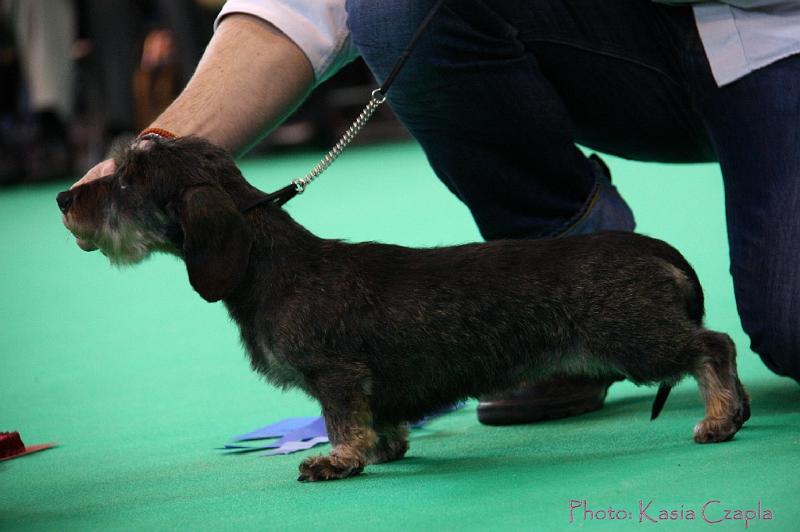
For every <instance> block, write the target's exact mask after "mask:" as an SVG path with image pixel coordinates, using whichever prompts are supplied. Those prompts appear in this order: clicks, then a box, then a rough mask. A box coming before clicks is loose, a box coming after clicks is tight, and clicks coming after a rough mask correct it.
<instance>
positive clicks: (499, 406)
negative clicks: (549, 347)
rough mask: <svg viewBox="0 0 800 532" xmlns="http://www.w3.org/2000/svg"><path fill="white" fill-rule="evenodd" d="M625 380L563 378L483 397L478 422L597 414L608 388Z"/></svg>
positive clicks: (515, 422) (509, 422)
mask: <svg viewBox="0 0 800 532" xmlns="http://www.w3.org/2000/svg"><path fill="white" fill-rule="evenodd" d="M618 380H621V378H614V377H610V378H606V379H585V378H567V377H559V378H553V379H549V380H546V381H542V382H538V383H535V384H530V385H528V384H523V385H522V386H520V387H519V388H517V389H515V390H511V391H508V392H504V393H501V394H497V395H492V396H486V397H481V400H480V402H479V403H478V421H480V422H481V423H483V424H484V425H518V424H522V423H533V422H536V421H544V420H547V419H560V418H564V417H570V416H577V415H579V414H585V413H587V412H594V411H595V410H600V409H601V408H602V407H603V402H604V401H605V398H606V393H607V392H608V388H609V387H610V386H611V384H613V383H614V382H616V381H618Z"/></svg>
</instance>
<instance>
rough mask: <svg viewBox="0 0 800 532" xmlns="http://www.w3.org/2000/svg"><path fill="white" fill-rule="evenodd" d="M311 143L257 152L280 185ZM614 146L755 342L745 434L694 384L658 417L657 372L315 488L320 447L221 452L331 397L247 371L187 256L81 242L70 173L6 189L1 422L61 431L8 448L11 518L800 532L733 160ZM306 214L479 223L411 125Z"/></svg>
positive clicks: (798, 412)
mask: <svg viewBox="0 0 800 532" xmlns="http://www.w3.org/2000/svg"><path fill="white" fill-rule="evenodd" d="M316 157H317V154H305V155H299V156H292V157H284V158H276V159H273V160H269V161H248V162H246V163H244V164H243V165H242V166H243V169H244V172H245V175H247V176H248V177H249V178H250V179H251V180H252V181H253V182H254V183H255V184H256V185H258V186H260V187H263V188H264V189H267V190H270V189H275V188H278V187H279V186H282V185H284V184H285V183H286V182H287V181H288V179H290V178H291V177H294V176H297V175H300V174H302V173H304V172H305V171H306V169H307V168H308V167H309V166H310V165H311V164H313V163H314V162H315V158H316ZM609 162H610V165H611V168H612V171H613V173H614V178H615V181H616V183H618V184H619V186H620V188H621V190H622V192H623V194H624V195H625V196H626V198H627V199H628V200H629V202H630V204H631V205H632V206H633V207H634V210H635V211H636V213H637V217H638V222H639V230H640V231H641V232H644V233H647V234H650V235H654V236H658V237H661V238H664V239H666V240H668V241H670V242H672V243H673V244H674V245H676V246H677V247H678V248H679V249H681V250H682V251H683V252H684V253H685V254H686V256H687V257H688V258H689V260H690V261H691V262H692V263H693V264H694V265H695V266H696V268H697V270H698V272H699V275H700V279H701V281H702V282H703V284H704V286H705V289H706V294H707V296H706V300H707V302H708V324H709V326H710V327H712V328H715V329H719V330H723V331H726V332H728V333H730V334H731V335H732V336H733V338H734V340H735V341H736V343H737V345H738V347H739V352H740V358H739V361H740V372H741V374H742V379H743V381H744V383H745V386H747V387H748V389H749V390H750V393H751V395H752V399H753V418H752V419H751V421H750V422H749V423H748V424H747V426H746V427H745V429H744V430H742V431H741V432H740V433H739V434H738V435H737V437H736V439H735V440H734V441H733V442H731V443H725V444H719V445H708V446H700V445H696V444H693V443H692V442H691V430H692V427H693V425H694V423H695V422H696V421H697V420H698V419H699V418H700V417H701V416H702V408H701V405H700V402H699V399H698V397H697V390H696V387H695V385H694V383H693V382H689V381H687V382H685V383H684V384H682V385H681V386H680V387H678V388H677V389H676V390H675V391H674V392H673V395H672V397H671V398H670V401H669V402H668V404H667V407H666V409H665V411H664V413H663V414H662V417H661V418H659V419H658V420H657V421H655V422H652V423H651V422H650V421H649V409H650V402H651V398H652V397H653V393H654V390H651V389H639V388H635V387H634V386H632V385H630V384H627V383H624V384H618V385H615V386H614V387H613V388H612V389H611V391H610V395H609V400H608V402H607V405H606V407H605V408H604V409H603V410H601V411H600V412H597V413H594V414H589V415H586V416H583V417H580V418H574V419H569V420H562V421H556V422H549V423H544V424H538V425H530V426H522V427H509V428H491V427H485V426H481V425H480V424H478V422H477V421H476V419H475V415H474V404H469V405H468V406H467V408H465V409H463V410H461V411H459V412H457V413H455V414H452V415H450V416H448V417H445V418H442V419H439V420H437V421H434V422H433V423H431V424H430V425H428V427H427V428H425V429H423V430H420V431H417V432H415V433H414V435H413V437H412V441H411V451H410V453H409V456H408V458H407V459H405V460H403V461H400V462H397V463H393V464H390V465H382V466H374V467H370V468H369V469H368V472H367V473H366V474H364V475H363V476H361V477H358V478H354V479H351V480H348V481H343V482H335V483H318V484H301V483H298V482H297V481H296V480H295V478H296V476H297V463H298V462H299V461H300V460H301V459H302V458H303V457H304V456H306V455H307V454H309V453H300V454H295V455H290V456H285V457H272V458H262V457H259V456H256V455H243V456H223V455H220V454H219V453H218V452H217V451H215V450H214V448H215V447H217V446H219V445H221V444H224V443H226V441H227V439H228V438H229V437H230V436H232V435H234V434H238V433H242V432H245V431H248V430H251V429H254V428H256V427H258V426H261V425H264V424H267V423H269V422H272V421H276V420H278V419H281V418H283V417H289V416H301V415H315V414H316V413H317V411H318V410H317V407H316V406H315V404H314V403H312V402H311V401H309V400H308V399H307V398H305V397H304V396H302V395H301V394H299V393H295V392H290V393H281V392H279V391H278V390H276V389H273V388H272V387H270V386H269V385H267V384H265V383H263V382H261V381H260V380H259V379H258V378H257V377H256V376H255V375H254V374H253V373H251V372H250V370H249V367H248V363H247V362H246V359H245V356H244V354H243V352H242V349H241V347H240V345H239V342H238V337H237V332H236V330H235V329H234V326H233V325H232V324H231V323H230V322H229V321H228V319H227V317H226V315H225V311H224V308H223V307H222V305H220V304H215V305H210V304H207V303H205V302H204V301H203V300H202V299H201V298H200V297H198V296H197V295H196V294H195V293H194V292H193V291H192V290H191V288H190V286H189V283H188V282H187V279H186V273H185V271H184V269H183V266H182V264H180V263H179V262H178V261H177V260H175V259H172V258H169V257H165V256H161V257H155V258H153V259H152V260H150V261H149V262H147V263H145V264H143V265H141V266H139V267H137V268H134V269H128V270H123V271H120V270H116V269H113V268H112V267H111V266H109V264H108V263H107V261H106V260H105V259H104V258H103V257H102V255H100V254H97V253H91V254H90V253H84V252H82V251H80V250H79V249H78V248H77V247H76V246H75V245H74V242H73V240H72V239H71V238H70V236H69V235H68V234H67V231H66V230H65V229H64V228H63V227H62V226H61V223H60V216H59V212H58V210H57V208H56V204H55V195H56V192H58V191H59V190H61V189H63V188H65V186H66V183H62V184H53V185H46V186H37V187H30V188H16V189H10V190H0V430H6V431H8V430H18V431H20V432H21V434H22V436H23V438H24V439H25V440H26V441H27V443H30V444H33V443H39V442H46V441H58V442H60V443H61V446H60V447H58V448H57V449H53V450H49V451H45V452H43V453H40V454H37V455H32V456H29V457H25V458H22V459H18V460H12V461H10V462H2V463H0V530H12V529H21V530H30V529H44V530H88V529H103V530H106V529H128V530H146V529H176V528H180V529H184V530H194V529H207V530H210V529H214V530H217V529H236V530H249V529H276V530H287V529H288V530H307V529H310V528H312V527H314V528H321V529H331V530H364V529H367V530H428V529H443V530H465V529H485V530H495V529H497V530H523V529H524V530H533V529H541V530H561V529H565V530H572V529H579V528H582V529H593V530H637V529H640V528H642V527H643V529H650V528H652V527H651V526H650V525H652V526H653V527H655V528H654V529H655V530H702V529H706V528H707V527H711V530H717V529H719V530H726V529H732V530H743V529H745V528H748V530H749V529H752V530H800V507H799V505H798V503H800V475H798V473H800V407H799V406H798V405H800V386H798V385H797V384H796V383H794V382H790V381H789V380H787V379H782V378H779V377H776V376H774V375H772V374H770V373H769V372H768V371H767V370H766V369H765V368H764V367H763V365H762V364H761V363H760V361H759V360H758V358H757V357H756V356H755V355H754V354H752V353H751V352H750V351H749V350H748V342H747V338H746V337H745V336H744V334H743V333H742V331H741V328H740V325H739V323H738V318H737V315H736V310H735V305H734V302H733V296H732V287H731V281H730V277H729V275H728V273H727V249H726V244H725V240H724V225H723V212H722V191H721V184H720V177H719V174H718V171H717V169H716V168H715V167H713V166H705V165H701V166H657V165H644V164H634V163H630V162H626V161H620V160H616V159H609ZM290 211H291V212H292V213H293V214H294V215H295V217H296V218H297V219H298V220H299V221H300V222H301V223H303V224H305V225H306V226H307V227H308V228H310V229H311V230H313V231H314V232H316V233H317V234H319V235H321V236H330V237H343V238H347V239H350V240H354V241H357V240H366V239H374V240H380V241H384V242H394V243H401V244H408V245H420V246H429V245H438V244H451V243H459V242H465V241H472V240H476V239H477V238H478V233H477V231H476V229H475V227H474V225H473V224H472V221H471V219H470V217H469V215H468V213H467V211H466V210H465V209H464V207H463V206H461V205H460V204H459V203H457V201H456V200H455V199H454V198H452V197H451V196H450V195H449V194H448V193H447V192H446V190H445V189H444V187H443V186H442V185H441V184H439V182H438V181H437V180H436V179H435V178H434V177H433V175H432V173H431V171H430V170H429V169H428V168H427V166H426V163H425V161H424V157H423V155H422V154H421V152H420V151H419V149H418V148H417V147H415V146H413V145H411V144H401V145H392V146H383V147H374V148H362V149H353V150H352V151H350V152H348V153H347V154H346V155H345V156H344V157H343V158H342V160H341V161H340V162H339V163H337V164H336V165H334V167H333V168H332V169H331V170H330V172H329V173H327V174H326V175H325V176H323V177H322V178H321V179H320V180H319V182H318V183H317V184H315V185H314V186H313V187H312V188H311V189H310V190H309V192H308V193H307V194H305V195H304V196H302V197H300V198H298V199H297V200H295V201H293V202H292V204H291V205H290ZM323 450H327V448H323ZM311 452H314V453H317V452H319V450H318V449H315V450H313V451H311ZM570 500H579V501H581V500H586V501H587V508H588V509H589V510H592V511H597V510H608V509H609V507H611V508H613V510H614V512H616V513H615V515H614V516H615V517H617V516H620V517H624V516H625V513H622V512H628V513H629V514H630V516H631V517H630V518H629V519H625V520H624V521H618V520H613V521H612V520H610V519H609V518H608V517H607V516H604V514H603V513H600V514H594V517H593V518H591V516H589V515H588V514H585V513H584V512H583V511H582V508H580V509H577V510H576V511H575V512H574V514H573V522H570V512H569V504H570ZM650 501H652V504H650V506H649V507H648V508H647V510H646V513H647V515H649V516H651V517H653V518H658V517H659V510H660V509H668V510H675V511H676V514H675V515H676V517H680V513H679V512H681V510H682V511H683V517H684V518H683V519H682V520H681V519H676V520H672V521H668V522H659V523H657V524H655V523H652V522H650V521H649V520H647V519H646V518H644V517H642V518H641V519H643V521H642V522H640V514H639V505H640V503H641V504H642V505H643V506H647V504H648V503H650ZM713 501H719V502H713ZM759 501H760V504H761V507H762V517H763V516H764V514H765V510H767V509H768V510H770V511H771V512H772V514H773V519H771V520H764V519H761V520H755V521H750V522H749V523H747V525H746V524H745V522H744V521H741V520H739V521H726V522H720V523H707V522H704V521H703V520H702V516H701V515H700V511H701V508H702V507H703V505H705V504H708V506H707V514H706V518H707V519H708V520H709V521H716V520H718V519H721V518H723V517H724V512H723V509H725V508H727V509H732V510H748V509H755V508H757V505H758V504H759ZM690 510H692V511H694V512H696V515H695V517H696V519H695V520H690V519H688V518H687V517H688V514H689V511H690ZM730 515H731V517H733V516H736V515H737V514H735V513H731V514H730ZM601 516H604V517H605V518H601Z"/></svg>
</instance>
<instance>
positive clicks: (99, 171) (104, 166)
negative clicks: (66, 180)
mask: <svg viewBox="0 0 800 532" xmlns="http://www.w3.org/2000/svg"><path fill="white" fill-rule="evenodd" d="M116 169H117V163H115V162H114V159H106V160H105V161H100V162H99V163H97V164H96V165H94V166H93V167H92V168H91V169H90V170H89V171H88V172H86V175H84V176H83V177H82V178H80V179H78V180H77V181H75V183H73V185H72V186H71V187H69V188H70V190H72V189H73V188H75V187H79V186H81V185H85V184H86V183H89V182H90V181H94V180H95V179H100V178H101V177H103V176H107V175H111V174H113V173H114V172H115V171H116Z"/></svg>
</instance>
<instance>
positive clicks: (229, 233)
mask: <svg viewBox="0 0 800 532" xmlns="http://www.w3.org/2000/svg"><path fill="white" fill-rule="evenodd" d="M176 207H177V211H178V217H179V218H180V223H181V227H182V229H183V259H184V261H185V262H186V269H187V270H188V272H189V282H190V283H191V284H192V287H193V288H194V289H195V290H197V292H198V293H199V294H200V295H201V296H203V299H205V300H206V301H210V302H213V301H219V300H220V299H222V298H224V297H225V296H227V295H228V294H230V293H231V292H232V291H233V290H234V289H235V288H236V287H237V286H239V283H240V282H241V280H242V277H243V276H244V273H245V271H246V270H247V263H248V259H249V257H250V248H251V247H252V245H253V235H252V233H251V232H250V229H249V228H248V227H247V225H246V224H245V221H244V217H243V216H242V214H241V213H240V212H239V211H238V210H237V209H236V206H235V205H234V203H233V200H231V198H230V197H229V196H228V195H227V194H225V193H224V192H223V191H222V190H220V189H219V188H217V187H214V186H212V185H202V186H193V187H190V188H188V189H186V190H185V191H184V192H183V195H182V196H181V199H180V201H179V204H178V205H177V206H176Z"/></svg>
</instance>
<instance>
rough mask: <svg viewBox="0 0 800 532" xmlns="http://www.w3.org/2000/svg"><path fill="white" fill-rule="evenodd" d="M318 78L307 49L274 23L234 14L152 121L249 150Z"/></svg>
mask: <svg viewBox="0 0 800 532" xmlns="http://www.w3.org/2000/svg"><path fill="white" fill-rule="evenodd" d="M313 83H314V74H313V70H312V68H311V65H310V63H309V62H308V59H307V58H306V56H305V54H304V53H303V52H302V51H301V50H300V48H298V47H297V45H295V44H294V42H292V41H291V39H289V38H288V37H286V36H285V35H284V34H283V33H281V32H280V31H278V30H277V29H275V28H274V27H273V26H272V25H270V24H268V23H266V22H264V21H263V20H260V19H257V18H255V17H252V16H250V15H243V14H232V15H229V16H227V17H225V18H224V19H222V21H221V22H220V24H219V27H218V28H217V31H216V32H215V34H214V37H213V38H212V40H211V42H210V43H209V45H208V48H207V49H206V51H205V54H204V55H203V59H202V60H201V61H200V64H199V65H198V67H197V70H196V72H195V74H194V76H193V77H192V79H191V80H190V81H189V83H188V84H187V86H186V88H185V89H184V90H183V92H182V93H181V94H180V95H179V96H178V98H176V100H175V101H174V102H173V103H172V104H171V105H170V106H169V107H168V108H167V109H166V110H165V111H164V112H163V113H162V114H161V116H159V117H158V118H157V119H156V120H155V122H154V123H153V124H152V126H153V127H159V128H163V129H166V130H169V131H172V132H174V133H175V134H177V135H198V136H201V137H204V138H206V139H208V140H209V141H211V142H213V143H214V144H217V145H219V146H222V147H223V148H225V149H227V150H229V151H231V152H233V153H241V152H243V151H246V149H247V148H249V147H250V146H251V145H252V143H253V142H255V141H256V140H257V139H258V138H259V137H260V136H261V135H262V134H263V133H265V132H266V131H268V130H269V129H271V128H272V127H274V126H276V125H277V124H278V123H280V121H281V120H282V119H283V118H285V117H286V116H287V115H288V114H289V113H291V111H292V110H294V108H295V107H296V106H297V105H298V104H299V103H300V102H301V101H302V100H303V98H304V97H305V96H306V95H307V94H308V92H309V91H310V90H311V87H312V86H313Z"/></svg>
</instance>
